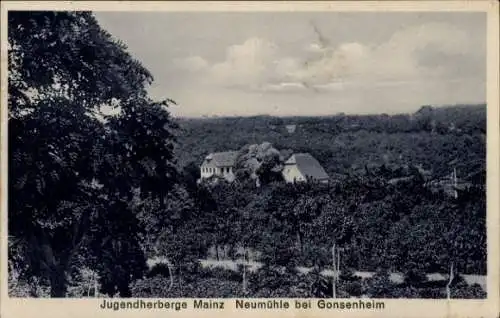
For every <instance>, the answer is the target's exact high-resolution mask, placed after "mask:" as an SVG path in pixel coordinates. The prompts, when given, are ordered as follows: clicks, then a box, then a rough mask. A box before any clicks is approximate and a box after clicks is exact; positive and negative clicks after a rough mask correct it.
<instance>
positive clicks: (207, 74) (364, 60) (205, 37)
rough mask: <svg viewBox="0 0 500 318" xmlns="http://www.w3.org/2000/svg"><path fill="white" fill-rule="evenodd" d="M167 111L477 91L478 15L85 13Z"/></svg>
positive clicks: (341, 104) (338, 106)
mask: <svg viewBox="0 0 500 318" xmlns="http://www.w3.org/2000/svg"><path fill="white" fill-rule="evenodd" d="M94 14H95V16H96V18H97V20H98V22H99V24H100V25H101V27H103V28H104V29H106V30H107V31H108V32H110V33H111V34H112V35H113V36H114V37H116V38H117V39H120V40H121V41H123V42H124V43H125V44H126V45H127V47H128V51H129V52H130V53H131V54H132V55H133V56H134V57H135V58H136V59H138V60H139V61H141V63H142V64H143V65H144V66H145V67H146V68H147V69H149V70H150V72H151V73H152V74H153V76H154V82H153V84H152V85H151V87H149V93H150V95H151V96H152V97H153V98H155V99H164V98H171V99H173V100H174V101H176V103H177V104H178V105H177V106H173V107H172V108H171V112H172V113H173V114H174V115H176V116H182V117H200V116H250V115H264V114H267V115H275V116H290V115H292V116H309V115H313V116H314V115H333V114H337V113H341V112H343V113H346V114H377V113H387V114H394V113H407V112H414V111H416V110H417V109H418V108H420V106H422V105H435V106H439V105H446V104H461V103H483V102H485V100H486V15H485V14H484V13H470V12H468V13H459V12H420V13H419V12H413V13H410V12H94Z"/></svg>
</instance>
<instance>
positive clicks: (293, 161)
mask: <svg viewBox="0 0 500 318" xmlns="http://www.w3.org/2000/svg"><path fill="white" fill-rule="evenodd" d="M282 174H283V179H285V181H286V182H288V183H294V182H310V181H315V182H320V183H327V182H328V178H329V177H328V174H326V171H325V169H323V167H322V166H321V164H320V163H319V162H318V160H316V159H315V158H314V157H313V156H311V155H310V154H308V153H297V154H293V155H292V156H291V157H290V158H289V159H288V160H287V161H286V162H285V165H284V168H283V171H282Z"/></svg>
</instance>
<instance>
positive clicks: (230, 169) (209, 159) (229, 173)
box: [200, 151, 238, 182]
mask: <svg viewBox="0 0 500 318" xmlns="http://www.w3.org/2000/svg"><path fill="white" fill-rule="evenodd" d="M237 157H238V152H237V151H225V152H214V153H211V154H209V155H208V156H206V157H205V160H203V163H202V164H201V167H200V175H201V179H208V178H211V177H220V178H224V179H226V180H227V181H229V182H232V181H233V180H234V179H235V175H234V167H235V165H236V158H237Z"/></svg>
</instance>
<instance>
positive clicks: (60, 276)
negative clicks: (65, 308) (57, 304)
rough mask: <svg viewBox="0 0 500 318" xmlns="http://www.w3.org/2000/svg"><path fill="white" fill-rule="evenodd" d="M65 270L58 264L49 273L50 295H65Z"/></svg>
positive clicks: (58, 296)
mask: <svg viewBox="0 0 500 318" xmlns="http://www.w3.org/2000/svg"><path fill="white" fill-rule="evenodd" d="M67 287H68V286H67V285H66V270H65V269H64V268H63V267H61V266H58V267H56V268H54V270H53V271H51V273H50V297H52V298H63V297H66V291H67Z"/></svg>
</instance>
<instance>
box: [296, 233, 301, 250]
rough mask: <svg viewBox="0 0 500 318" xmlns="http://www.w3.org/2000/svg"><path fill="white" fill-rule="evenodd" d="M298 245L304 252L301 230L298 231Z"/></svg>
mask: <svg viewBox="0 0 500 318" xmlns="http://www.w3.org/2000/svg"><path fill="white" fill-rule="evenodd" d="M297 247H298V249H299V251H301V252H302V235H301V234H300V230H298V231H297Z"/></svg>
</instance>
